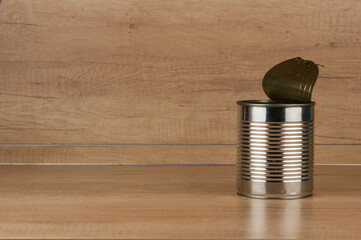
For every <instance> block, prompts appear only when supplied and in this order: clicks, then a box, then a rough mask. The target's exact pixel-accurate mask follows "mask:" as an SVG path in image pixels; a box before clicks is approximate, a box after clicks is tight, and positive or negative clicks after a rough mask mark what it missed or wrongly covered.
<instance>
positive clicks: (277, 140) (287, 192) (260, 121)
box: [237, 100, 314, 198]
mask: <svg viewBox="0 0 361 240" xmlns="http://www.w3.org/2000/svg"><path fill="white" fill-rule="evenodd" d="M237 104H238V146H237V191H238V193H239V194H241V195H245V196H251V197H258V198H299V197H305V196H309V195H312V191H313V127H314V126H313V120H314V103H302V104H284V103H275V102H272V101H267V100H250V101H240V102H237Z"/></svg>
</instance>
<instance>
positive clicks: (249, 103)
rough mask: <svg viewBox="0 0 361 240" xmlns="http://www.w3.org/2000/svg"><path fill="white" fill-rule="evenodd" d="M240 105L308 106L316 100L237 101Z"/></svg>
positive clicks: (312, 104)
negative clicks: (306, 101) (292, 101)
mask: <svg viewBox="0 0 361 240" xmlns="http://www.w3.org/2000/svg"><path fill="white" fill-rule="evenodd" d="M237 104H238V105H243V106H257V107H307V106H314V105H315V104H316V103H315V102H308V103H282V102H275V101H272V100H242V101H237Z"/></svg>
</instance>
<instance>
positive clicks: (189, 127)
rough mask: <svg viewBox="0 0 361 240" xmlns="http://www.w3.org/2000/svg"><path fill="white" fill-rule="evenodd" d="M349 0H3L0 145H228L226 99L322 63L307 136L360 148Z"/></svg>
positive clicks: (258, 94)
mask: <svg viewBox="0 0 361 240" xmlns="http://www.w3.org/2000/svg"><path fill="white" fill-rule="evenodd" d="M360 11H361V2H360V1H356V0H355V1H351V0H350V1H335V0H328V1H319V0H317V1H312V2H287V4H286V3H285V2H284V1H228V0H226V1H219V0H216V1H207V2H203V1H188V0H182V1H165V0H138V1H135V0H133V1H131V0H128V1H115V0H107V1H96V0H61V1H50V0H39V1H22V0H11V1H10V0H3V1H2V2H1V5H0V86H1V87H0V121H1V125H0V143H102V144H105V143H107V144H109V143H110V144H113V143H116V144H124V143H141V144H147V143H148V144H149V143H152V144H154V143H165V144H234V143H235V133H236V131H235V127H236V125H235V121H236V120H235V119H236V115H235V109H236V107H235V102H236V101H237V100H240V99H262V98H266V96H265V95H264V93H263V91H262V87H261V79H262V77H263V74H264V73H265V72H266V71H267V70H268V69H269V68H270V67H272V66H273V65H275V64H276V63H278V62H280V61H282V60H285V59H288V58H292V57H296V56H301V57H304V58H306V59H312V60H314V61H316V62H318V63H321V64H323V65H326V68H322V69H321V72H320V78H319V80H318V83H317V85H316V87H315V90H314V98H313V100H315V101H316V102H317V107H316V109H317V116H316V119H317V120H316V121H317V122H316V128H317V130H316V143H321V144H361V127H360V125H359V123H360V121H361V115H360V114H359V112H360V111H361V98H360V80H361V79H360V69H361V44H360V33H361V24H360V23H361V15H360V14H359V13H360Z"/></svg>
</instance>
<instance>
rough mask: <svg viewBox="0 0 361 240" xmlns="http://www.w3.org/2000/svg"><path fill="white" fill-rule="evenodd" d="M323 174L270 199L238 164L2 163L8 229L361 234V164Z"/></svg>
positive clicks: (140, 234)
mask: <svg viewBox="0 0 361 240" xmlns="http://www.w3.org/2000/svg"><path fill="white" fill-rule="evenodd" d="M315 175H316V176H315V194H314V196H313V197H310V198H305V199H298V200H260V199H251V198H246V197H241V196H238V195H236V192H235V167H234V166H1V167H0V237H1V238H21V239H26V238H53V239H54V238H55V239H64V238H72V239H77V238H79V239H92V238H93V239H121V238H132V239H156V238H163V239H164V238H176V239H189V238H191V239H214V238H218V239H219V238H223V239H359V238H360V235H361V228H360V224H361V186H360V180H361V167H357V166H353V167H345V166H344V167H340V166H316V168H315Z"/></svg>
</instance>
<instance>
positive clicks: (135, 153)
mask: <svg viewBox="0 0 361 240" xmlns="http://www.w3.org/2000/svg"><path fill="white" fill-rule="evenodd" d="M0 153H1V154H0V163H100V164H102V163H103V164H104V163H119V164H235V162H236V147H235V146H232V145H231V146H227V145H226V146H225V145H206V146H202V145H181V146H179V145H178V146H177V145H168V146H154V145H152V146H143V145H138V146H137V145H124V146H87V145H85V146H0ZM360 156H361V146H359V145H356V146H347V145H316V146H315V163H316V164H361V158H360Z"/></svg>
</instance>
